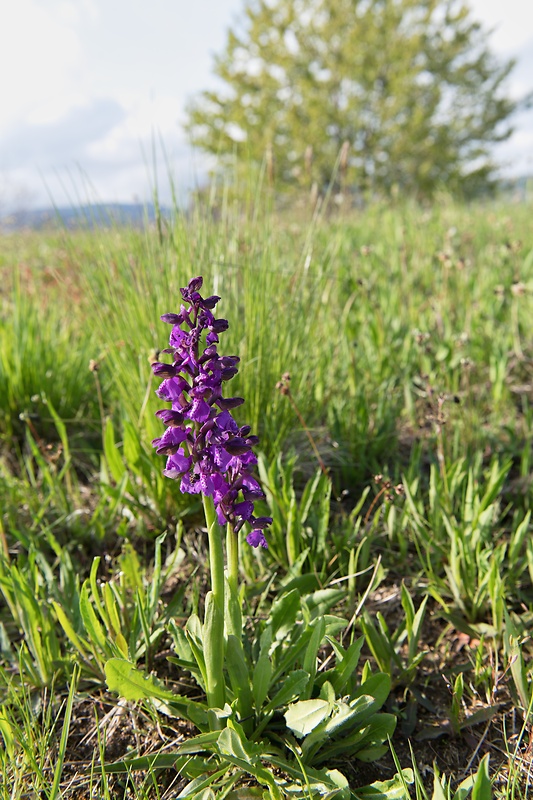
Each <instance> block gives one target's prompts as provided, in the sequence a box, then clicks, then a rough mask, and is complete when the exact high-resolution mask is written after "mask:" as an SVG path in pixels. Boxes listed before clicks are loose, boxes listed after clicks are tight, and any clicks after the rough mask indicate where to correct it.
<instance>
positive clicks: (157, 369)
mask: <svg viewBox="0 0 533 800" xmlns="http://www.w3.org/2000/svg"><path fill="white" fill-rule="evenodd" d="M150 366H151V367H152V370H153V373H154V375H155V376H156V377H157V378H173V377H174V375H175V374H176V367H175V366H174V365H173V364H163V363H162V362H161V361H154V362H153V363H152V364H151V365H150Z"/></svg>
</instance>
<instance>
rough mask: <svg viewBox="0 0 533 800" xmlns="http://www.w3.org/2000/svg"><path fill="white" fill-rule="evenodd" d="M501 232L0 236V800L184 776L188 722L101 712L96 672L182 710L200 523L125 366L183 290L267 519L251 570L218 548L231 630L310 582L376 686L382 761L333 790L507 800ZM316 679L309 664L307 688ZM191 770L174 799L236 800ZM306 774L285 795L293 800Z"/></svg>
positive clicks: (157, 341) (514, 581)
mask: <svg viewBox="0 0 533 800" xmlns="http://www.w3.org/2000/svg"><path fill="white" fill-rule="evenodd" d="M530 216H531V208H529V207H528V206H510V205H507V206H505V205H501V204H497V203H494V204H487V205H478V206H472V207H465V206H460V205H455V204H454V203H452V202H451V201H449V200H448V199H447V198H444V197H443V198H441V201H440V202H439V203H436V204H435V205H434V206H433V207H431V208H426V209H421V208H418V207H416V206H414V205H409V204H405V205H403V206H396V207H395V206H375V207H370V208H368V209H366V210H365V211H361V212H353V213H347V214H343V215H332V216H331V217H329V216H328V215H327V213H326V212H324V213H323V215H322V216H320V215H319V216H315V217H314V218H313V219H306V218H305V214H304V213H303V212H302V211H301V210H300V211H299V212H298V213H296V212H295V213H294V215H292V216H291V217H289V216H288V215H285V216H282V217H279V216H276V214H275V213H274V212H272V211H269V210H268V209H267V208H263V207H262V206H261V203H260V202H259V201H257V204H256V205H255V206H252V207H251V208H250V209H248V210H247V211H243V210H242V209H240V208H237V207H235V206H232V205H231V204H229V203H224V202H222V203H221V205H220V206H216V204H215V207H211V208H210V209H204V210H201V209H198V210H197V211H196V212H195V214H194V215H192V216H191V217H185V216H183V215H179V214H176V216H175V218H174V219H173V220H172V221H171V222H169V223H167V224H165V225H164V226H161V227H160V228H159V230H158V229H155V230H150V229H147V230H145V231H142V232H141V231H135V230H128V229H122V228H116V229H110V230H92V231H76V232H64V231H56V232H49V233H27V234H25V235H24V236H23V237H18V236H17V237H14V236H5V237H4V238H3V239H2V240H1V241H0V285H1V286H2V287H3V288H2V292H1V296H0V333H1V336H0V509H1V515H0V702H1V706H0V737H1V738H2V739H3V743H4V748H3V750H2V749H1V748H0V776H1V777H0V787H2V788H1V789H0V797H1V798H2V800H3V798H11V797H19V796H25V795H28V796H30V795H31V794H32V793H35V792H37V791H38V792H40V793H41V796H43V797H46V798H56V797H65V798H79V797H89V796H98V797H110V798H115V797H116V798H118V797H121V798H122V797H124V798H125V797H137V798H141V797H142V798H144V797H146V798H156V797H157V798H163V797H173V796H177V795H178V794H179V792H180V791H184V790H185V786H186V784H187V783H188V779H185V778H184V777H183V775H182V774H181V773H180V772H179V770H178V771H177V770H176V769H173V768H172V766H171V765H172V763H174V762H172V756H171V754H172V752H173V748H174V750H175V748H176V747H177V746H178V745H179V744H180V743H183V741H186V740H187V738H190V737H191V736H194V735H195V731H194V729H193V728H191V725H190V723H185V722H184V721H183V720H179V719H176V718H173V717H169V716H168V715H167V716H165V714H163V713H162V712H161V709H160V708H159V707H158V706H157V705H156V706H154V705H153V704H151V703H147V704H146V703H144V704H141V703H134V702H132V701H125V700H118V701H117V698H116V695H115V694H113V693H110V692H109V691H107V690H106V683H105V678H104V675H105V665H106V663H107V662H108V661H109V660H110V659H116V658H127V659H128V660H129V661H130V662H131V663H133V664H137V665H138V667H139V668H140V669H141V670H143V671H144V673H145V674H146V675H150V674H155V675H157V676H159V678H160V679H161V680H163V681H165V683H166V684H167V686H169V687H174V688H177V690H178V691H179V692H180V693H183V692H185V693H189V694H190V696H191V697H193V698H194V699H196V696H195V694H194V692H195V691H196V689H194V688H193V685H192V683H191V679H190V675H189V673H188V672H187V671H184V670H183V669H182V668H180V667H179V666H177V665H176V664H175V663H173V662H172V660H170V661H169V660H168V657H169V656H170V657H171V659H172V657H173V653H174V652H175V650H176V647H177V644H176V643H177V641H178V640H179V633H177V632H176V631H177V629H178V628H179V627H180V626H182V625H183V623H184V621H185V620H186V619H187V618H188V617H189V616H190V614H191V613H193V612H197V611H198V610H199V609H201V608H202V607H203V602H204V596H205V589H206V581H207V572H208V570H207V565H206V550H205V538H204V536H203V534H202V530H201V526H202V515H201V508H200V506H199V504H198V503H195V502H193V501H192V499H191V497H189V496H182V495H180V493H179V490H178V487H177V485H176V484H175V482H173V481H169V480H167V479H165V478H164V477H163V476H162V475H161V468H162V463H161V457H160V456H156V455H155V454H154V452H153V450H152V448H151V445H150V441H151V439H152V438H154V437H156V436H158V435H160V433H161V429H160V423H159V421H158V420H157V419H156V418H154V411H155V410H156V409H157V408H158V407H159V404H160V401H158V400H157V398H156V397H155V396H154V389H155V388H156V385H155V384H154V382H153V380H152V377H151V369H150V362H151V361H152V360H153V359H154V356H155V354H156V353H157V352H158V351H159V350H160V349H162V348H163V347H165V345H166V341H165V338H166V336H167V335H168V330H167V328H166V327H165V325H164V324H163V323H161V322H159V316H160V315H161V314H163V313H165V312H168V311H174V310H176V309H177V308H178V307H179V303H180V298H179V287H180V286H184V285H185V284H186V283H187V282H188V280H189V279H190V278H191V277H192V276H194V275H197V274H202V275H203V276H204V286H205V287H206V288H207V289H208V293H216V294H218V295H220V296H221V298H222V300H221V301H220V304H219V307H218V310H219V312H220V313H221V314H222V316H224V317H227V318H228V319H229V321H230V328H229V331H228V332H227V333H226V334H224V337H225V338H224V343H223V352H225V353H228V354H229V353H238V354H239V355H240V357H241V364H240V372H239V375H238V376H237V377H236V378H235V380H234V384H235V385H234V386H232V393H234V394H236V395H242V396H243V397H244V398H246V403H245V405H244V406H242V407H240V408H238V409H237V410H236V412H235V415H236V417H237V419H238V421H239V422H240V424H244V423H245V422H246V423H249V424H251V425H252V428H253V430H254V432H257V433H258V434H259V436H260V438H261V444H260V449H261V460H260V474H261V478H262V482H263V485H264V486H265V489H266V493H267V503H268V505H269V507H270V513H271V515H272V516H273V517H274V523H273V526H272V531H271V546H270V548H269V550H268V551H266V552H265V553H261V554H259V555H258V554H257V553H255V552H252V551H251V550H248V551H246V550H245V551H244V552H243V559H242V563H241V574H242V577H243V578H245V579H246V585H247V590H246V597H245V604H246V609H247V612H248V615H249V618H250V624H252V622H253V621H254V620H268V618H269V613H270V610H271V608H272V605H273V604H274V603H275V602H276V601H278V602H281V600H282V599H283V597H285V596H286V595H287V593H290V591H291V589H294V588H297V590H298V592H299V593H300V594H302V596H304V595H305V596H307V595H308V593H312V592H314V591H316V590H317V589H324V588H327V587H329V588H335V589H339V588H340V589H342V590H343V592H342V593H338V602H337V605H336V607H335V614H337V615H339V616H341V617H344V618H345V620H347V621H349V625H350V630H353V631H355V630H357V631H359V632H362V633H363V634H364V636H365V645H364V648H363V657H362V661H361V665H363V663H364V662H365V661H366V660H368V661H369V663H370V665H371V666H372V669H375V668H376V667H377V668H379V670H381V672H383V673H385V674H386V675H387V676H388V678H389V679H390V686H391V689H390V692H389V696H388V698H387V699H386V701H385V703H384V710H386V711H387V712H389V713H392V714H394V715H395V716H396V718H397V720H398V724H397V726H396V732H395V734H394V737H393V740H392V743H391V750H390V754H389V755H388V756H381V757H379V758H376V759H375V760H374V761H371V762H370V763H365V762H362V761H360V760H358V759H357V758H356V757H353V758H350V759H348V760H346V759H345V760H344V761H343V763H342V764H340V762H337V761H335V758H334V757H332V760H331V763H328V764H326V766H327V767H330V768H332V769H333V768H336V767H339V768H341V767H342V769H343V770H344V771H345V774H346V776H347V778H348V781H349V784H350V787H351V791H352V792H353V795H352V796H353V797H354V798H358V797H361V798H362V797H364V796H365V795H364V792H362V790H361V787H362V786H365V785H368V784H370V783H372V782H374V783H375V784H376V786H377V785H378V784H379V785H380V787H381V788H380V789H379V791H381V795H374V796H380V797H385V798H387V797H393V796H394V797H407V796H409V795H408V792H409V791H412V796H416V797H417V798H424V797H426V796H427V797H433V798H434V800H440V798H441V797H444V798H446V797H448V796H449V797H450V798H451V797H454V796H455V797H457V798H459V797H463V796H466V794H465V792H467V790H468V791H470V790H471V792H472V795H471V796H472V797H475V798H478V800H486V798H490V797H495V798H502V800H510V799H511V798H521V797H526V796H527V792H528V787H529V786H530V784H531V758H530V756H531V753H530V735H531V706H532V704H533V679H532V677H531V667H530V665H531V642H530V637H529V631H530V629H531V617H532V612H533V546H532V538H531V532H532V525H531V502H532V499H533V495H532V483H531V457H532V450H531V446H532V425H533V411H532V401H533V383H532V381H533V336H532V330H531V319H532V318H533V235H532V233H531V227H530V222H529V221H530ZM221 349H222V344H221ZM286 373H289V374H290V397H289V396H288V395H287V393H284V392H282V391H280V389H279V386H278V383H279V381H280V379H281V376H282V375H283V374H286ZM302 420H303V422H304V424H302ZM324 468H325V471H326V473H327V474H324ZM376 476H377V477H376ZM352 635H353V634H352ZM176 637H178V639H176ZM180 641H181V640H180ZM328 659H329V660H330V659H331V652H327V651H324V652H322V651H317V669H318V671H319V672H320V670H322V669H325V668H326V667H327V664H328ZM364 669H367V668H366V667H365V668H364ZM332 752H334V747H333V748H332ZM157 753H163V754H165V753H166V754H168V755H167V756H166V758H167V760H164V759H163V761H161V760H160V761H159V762H157V761H154V760H153V759H154V758H155V757H156V756H155V754H157ZM152 756H153V758H152ZM158 757H159V758H161V756H158ZM213 757H214V755H213V754H212V755H211V756H209V758H208V757H207V756H202V758H204V760H205V759H207V760H206V761H205V763H204V762H202V763H204V766H203V767H200V766H198V764H199V763H200V761H198V764H197V766H196V767H195V768H196V769H197V771H198V770H199V771H198V775H197V776H196V778H194V779H193V783H194V780H196V781H197V783H196V784H194V786H195V787H196V788H194V791H196V792H197V794H199V793H201V792H202V791H208V790H209V787H211V790H212V792H214V794H215V796H217V797H218V796H220V797H222V796H225V794H227V793H228V792H230V791H231V792H233V794H232V795H231V796H232V797H233V796H234V797H237V796H239V797H240V796H244V795H245V794H246V792H249V793H250V794H254V796H255V794H256V793H257V791H258V790H257V789H256V788H254V787H255V786H256V785H257V781H259V783H260V782H261V780H263V778H261V776H263V772H262V771H261V769H263V768H262V767H261V768H259V766H257V767H254V769H256V770H257V775H258V776H259V777H258V778H257V781H255V782H254V780H253V779H251V778H250V777H248V778H246V777H245V776H244V773H243V775H242V776H241V777H238V778H235V781H236V783H235V784H234V785H233V784H232V787H233V788H231V787H230V788H228V787H229V784H227V783H226V782H225V781H226V780H227V774H228V773H227V770H226V772H224V771H223V773H222V774H220V775H219V774H218V773H217V772H216V771H212V770H213V769H214V768H213V767H212V766H210V765H211V764H212V761H210V760H209V759H212V758H213ZM249 757H250V758H251V759H252V756H249ZM489 757H490V758H489ZM134 758H138V759H141V761H139V762H138V763H136V764H135V762H134V761H132V759H134ZM173 758H174V761H176V758H177V756H174V757H173ZM181 758H183V756H181ZM194 758H195V759H200V756H195V757H194ZM243 758H244V756H243ZM253 758H255V756H253ZM143 759H144V760H143ZM241 760H242V759H241ZM252 760H253V759H252ZM193 761H194V759H193ZM112 762H114V763H115V764H119V765H120V764H122V765H123V768H122V771H120V769H118V768H117V769H115V770H114V769H111V768H110V767H109V765H110V764H111V763H112ZM396 762H397V763H396ZM180 763H181V762H180ZM195 763H196V762H195ZM235 763H236V762H235ZM250 763H252V761H250ZM253 763H254V764H255V761H254V762H253ZM132 764H133V765H134V766H137V767H139V769H133V766H132ZM273 764H274V762H273ZM106 765H108V766H107V768H106ZM160 765H161V766H160ZM339 765H340V766H339ZM184 769H185V767H184ZM187 769H192V767H187ZM234 769H235V767H234ZM250 769H251V767H250ZM269 769H271V770H272V775H274V776H276V775H277V774H278V773H280V770H281V768H280V767H278V768H276V767H275V765H274V766H272V764H271V766H270V767H269ZM401 769H404V770H412V773H409V772H405V774H404V775H403V777H401V778H400V777H396V778H395V777H394V776H395V774H398V775H401V772H400V771H401ZM202 770H203V772H202ZM276 770H277V771H276ZM281 771H282V770H281ZM234 774H236V773H234ZM439 774H441V777H438V775H439ZM202 775H203V778H202V780H203V781H204V782H203V783H202V780H201V777H202ZM310 775H311V773H310ZM469 776H471V777H470V778H469ZM489 776H490V777H489ZM260 778H261V780H260ZM408 779H409V780H410V779H412V781H413V782H412V783H411V784H410V786H411V789H408V788H406V787H407V786H408V784H407V783H406V781H407V780H408ZM314 780H315V778H313V777H312V776H311V777H309V778H308V786H307V789H305V787H304V788H302V787H300V789H298V792H300V793H301V796H303V795H304V794H305V793H306V792H307V795H306V796H309V793H310V792H311V794H313V792H315V793H316V792H318V794H320V792H319V790H318V789H316V785H317V784H314V783H313V781H314ZM239 781H240V783H239ZM280 781H281V778H280ZM387 781H388V782H389V783H388V784H387ZM460 781H466V783H464V785H463V790H460V789H459V788H457V787H458V783H459V782H460ZM491 782H492V786H491V785H490V784H491ZM267 783H268V782H267ZM437 783H438V785H439V786H437ZM200 784H202V787H203V788H199V787H200ZM204 784H205V785H204ZM190 785H192V784H189V786H190ZM311 785H313V786H315V788H314V789H312V790H311V789H310V788H309V787H311ZM269 786H270V784H269ZM280 786H282V791H283V792H286V796H289V794H290V793H291V792H290V791H289V789H288V788H287V786H288V785H287V784H283V782H281V783H280ZM469 786H470V789H469V788H468V787H469ZM246 787H248V789H246ZM283 787H285V788H283ZM439 787H440V788H439ZM268 791H274V789H272V787H270V788H269V789H268ZM292 791H296V790H292ZM339 791H341V790H340V789H339ZM358 791H359V793H358ZM375 791H378V790H377V789H376V790H375ZM461 791H463V793H462V794H461ZM187 792H189V793H194V792H193V789H190V788H189V789H188V790H187ZM361 792H362V793H361ZM395 792H396V793H395ZM454 792H457V794H456V795H454ZM205 796H206V797H207V796H208V795H207V794H206V795H205ZM210 796H211V795H210ZM340 796H341V795H339V797H340ZM342 796H346V795H342ZM368 796H370V795H368Z"/></svg>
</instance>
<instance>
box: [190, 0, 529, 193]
mask: <svg viewBox="0 0 533 800" xmlns="http://www.w3.org/2000/svg"><path fill="white" fill-rule="evenodd" d="M487 37H488V34H487V32H486V31H484V30H483V28H482V27H481V26H480V24H479V23H478V22H476V21H475V20H473V19H472V15H471V12H470V10H469V9H468V6H467V5H465V4H464V3H462V2H456V0H250V2H249V4H248V6H247V7H246V9H245V17H244V24H243V25H242V29H241V30H239V31H235V30H232V31H230V32H229V34H228V41H227V45H226V49H225V52H224V53H223V54H222V55H220V56H219V57H217V58H216V61H215V73H216V75H217V76H218V77H219V78H220V79H221V80H222V82H223V84H224V85H223V87H222V88H221V90H220V91H218V92H215V91H207V92H204V93H202V94H201V95H200V96H199V98H197V99H196V101H193V103H192V104H191V105H190V106H189V108H188V119H187V123H186V129H187V131H188V132H189V134H190V137H191V140H192V142H193V144H195V145H197V146H198V147H200V148H202V149H203V150H205V151H208V152H210V153H214V154H218V156H219V157H220V158H221V159H222V160H224V159H225V158H227V157H229V156H230V155H233V154H234V152H235V150H236V149H239V148H240V149H241V150H243V152H244V154H245V155H246V157H247V158H251V159H252V160H253V161H256V162H261V161H264V160H265V159H266V161H267V164H268V166H269V167H270V168H271V169H272V168H273V169H275V174H276V179H277V180H281V181H282V182H283V183H286V184H291V185H292V184H297V185H300V186H308V187H311V186H312V185H313V184H315V185H316V186H318V188H319V189H320V190H322V189H323V187H325V186H326V185H327V184H328V183H329V181H330V179H331V177H332V173H333V172H334V165H335V164H336V165H337V171H336V175H337V180H338V181H340V182H341V184H343V185H345V186H346V188H348V187H350V189H351V190H353V191H356V192H361V191H362V192H364V191H369V190H370V191H374V192H385V193H387V192H389V191H390V190H391V189H393V187H396V188H397V189H398V190H400V191H402V192H406V193H410V194H416V195H418V196H427V195H430V194H431V193H432V192H434V191H435V190H436V189H437V188H440V187H446V188H448V189H449V190H451V191H462V192H466V193H473V192H475V191H477V190H478V189H481V188H484V187H486V186H487V185H488V184H489V183H490V181H491V178H492V177H493V173H494V170H495V168H496V166H495V164H494V163H493V161H492V158H491V145H493V144H494V143H495V142H499V141H502V140H504V139H505V138H507V137H508V136H509V135H510V133H511V132H512V129H511V127H510V125H509V122H508V120H509V117H510V115H511V114H512V112H513V111H514V109H515V105H516V104H515V103H514V102H513V101H512V100H511V99H509V98H508V97H507V96H506V95H505V93H504V91H503V88H504V87H503V84H504V81H505V78H506V77H507V75H508V74H509V72H510V70H511V69H512V67H513V62H511V61H509V62H507V63H503V64H500V63H498V61H497V60H496V59H495V57H494V56H493V54H492V53H491V51H490V48H489V47H488V43H487Z"/></svg>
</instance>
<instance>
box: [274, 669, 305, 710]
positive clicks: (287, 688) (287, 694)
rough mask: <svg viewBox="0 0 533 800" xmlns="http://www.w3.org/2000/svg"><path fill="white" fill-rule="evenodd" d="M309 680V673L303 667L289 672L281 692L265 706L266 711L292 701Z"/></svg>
mask: <svg viewBox="0 0 533 800" xmlns="http://www.w3.org/2000/svg"><path fill="white" fill-rule="evenodd" d="M308 681H309V675H308V674H307V672H304V670H303V669H297V670H295V671H294V672H289V674H288V675H287V677H286V678H285V680H284V682H283V685H282V687H281V689H280V690H279V692H277V693H276V695H275V696H274V697H273V698H272V700H271V701H270V702H269V703H267V704H266V706H265V707H264V713H265V714H268V712H269V711H274V709H276V708H282V707H283V706H285V705H287V703H290V702H291V700H294V698H295V697H299V696H300V694H301V692H303V691H304V689H305V687H306V686H307V683H308Z"/></svg>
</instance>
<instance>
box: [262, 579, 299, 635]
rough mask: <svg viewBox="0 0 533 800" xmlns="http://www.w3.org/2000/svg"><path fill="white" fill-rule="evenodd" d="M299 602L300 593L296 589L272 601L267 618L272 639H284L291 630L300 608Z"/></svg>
mask: <svg viewBox="0 0 533 800" xmlns="http://www.w3.org/2000/svg"><path fill="white" fill-rule="evenodd" d="M300 602H301V600H300V595H299V593H298V592H297V591H296V589H293V590H292V591H291V592H288V593H287V594H284V595H282V596H281V597H280V598H278V599H277V600H275V601H274V603H273V604H272V609H271V612H270V620H269V621H270V628H271V630H272V638H273V639H277V640H281V639H284V638H285V636H287V634H288V633H290V632H291V631H292V629H293V627H294V623H295V622H296V617H297V614H298V611H299V610H300Z"/></svg>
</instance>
